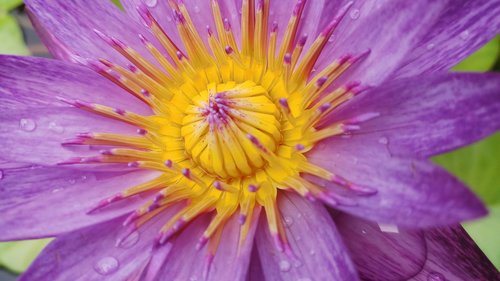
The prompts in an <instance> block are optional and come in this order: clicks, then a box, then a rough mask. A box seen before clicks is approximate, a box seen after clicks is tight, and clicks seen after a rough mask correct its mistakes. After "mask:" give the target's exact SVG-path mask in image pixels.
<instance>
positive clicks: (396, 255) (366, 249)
mask: <svg viewBox="0 0 500 281" xmlns="http://www.w3.org/2000/svg"><path fill="white" fill-rule="evenodd" d="M334 217H335V222H336V223H337V225H338V227H339V231H340V233H341V234H342V237H343V238H344V240H345V241H346V245H347V247H348V248H349V252H350V254H351V257H352V258H353V261H354V262H355V264H356V267H357V269H358V270H359V272H360V274H361V277H362V278H363V280H373V281H375V280H381V281H393V280H394V281H395V280H415V281H444V280H457V281H458V280H497V279H498V277H499V275H498V271H497V270H496V269H495V267H494V266H493V265H492V264H491V262H490V261H489V260H488V259H487V257H486V256H485V255H484V254H483V253H482V252H481V250H480V249H479V248H478V247H477V245H476V244H475V243H474V241H472V239H471V238H470V237H469V235H467V233H466V232H465V230H464V229H463V228H462V227H461V226H458V225H457V226H452V227H447V228H440V229H429V230H410V229H403V228H399V229H398V231H399V232H397V233H396V232H384V231H381V230H380V228H379V227H378V226H377V225H376V224H374V223H371V222H368V221H365V220H363V219H360V218H356V217H353V216H350V215H347V214H336V215H334Z"/></svg>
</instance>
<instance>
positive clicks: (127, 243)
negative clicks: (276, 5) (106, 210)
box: [118, 231, 140, 249]
mask: <svg viewBox="0 0 500 281" xmlns="http://www.w3.org/2000/svg"><path fill="white" fill-rule="evenodd" d="M139 238H140V234H139V232H137V231H134V232H132V233H130V234H129V235H127V237H125V238H124V239H123V240H122V241H119V244H118V247H120V248H123V249H129V248H132V247H133V246H134V245H135V244H137V242H139Z"/></svg>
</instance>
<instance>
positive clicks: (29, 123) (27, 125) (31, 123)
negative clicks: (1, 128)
mask: <svg viewBox="0 0 500 281" xmlns="http://www.w3.org/2000/svg"><path fill="white" fill-rule="evenodd" d="M19 127H20V128H21V129H22V130H24V131H26V132H33V131H34V130H35V129H36V122H35V120H33V119H25V118H23V119H21V120H19Z"/></svg>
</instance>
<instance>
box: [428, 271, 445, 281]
mask: <svg viewBox="0 0 500 281" xmlns="http://www.w3.org/2000/svg"><path fill="white" fill-rule="evenodd" d="M445 280H446V279H445V278H444V276H443V274H441V273H439V272H431V273H429V275H427V281H445Z"/></svg>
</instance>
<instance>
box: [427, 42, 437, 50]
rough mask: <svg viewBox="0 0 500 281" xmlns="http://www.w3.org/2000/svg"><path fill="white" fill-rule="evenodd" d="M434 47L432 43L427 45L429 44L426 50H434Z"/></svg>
mask: <svg viewBox="0 0 500 281" xmlns="http://www.w3.org/2000/svg"><path fill="white" fill-rule="evenodd" d="M435 46H436V45H435V44H434V43H429V44H427V46H426V48H427V50H432V49H434V47H435Z"/></svg>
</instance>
